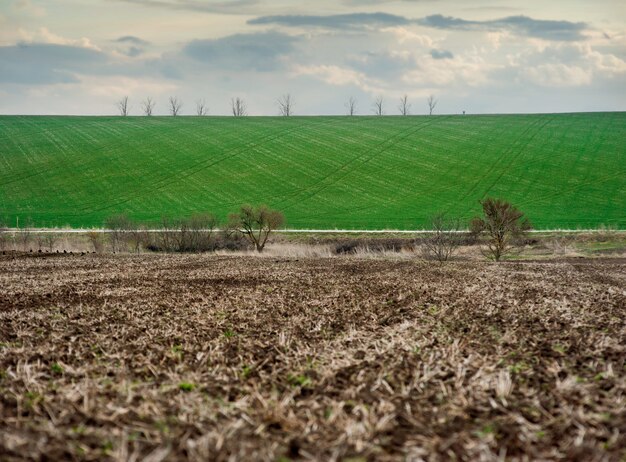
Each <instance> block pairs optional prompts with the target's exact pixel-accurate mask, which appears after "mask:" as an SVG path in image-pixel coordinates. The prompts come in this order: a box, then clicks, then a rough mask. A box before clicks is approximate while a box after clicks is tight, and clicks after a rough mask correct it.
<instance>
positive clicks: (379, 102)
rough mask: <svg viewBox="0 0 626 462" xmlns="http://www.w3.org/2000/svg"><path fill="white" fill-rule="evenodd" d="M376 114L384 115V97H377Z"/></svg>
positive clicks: (375, 103)
mask: <svg viewBox="0 0 626 462" xmlns="http://www.w3.org/2000/svg"><path fill="white" fill-rule="evenodd" d="M374 114H376V115H377V116H381V115H383V114H384V112H383V97H382V96H378V97H376V100H374Z"/></svg>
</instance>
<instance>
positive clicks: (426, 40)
mask: <svg viewBox="0 0 626 462" xmlns="http://www.w3.org/2000/svg"><path fill="white" fill-rule="evenodd" d="M381 32H385V33H389V34H392V35H393V36H394V37H395V38H396V41H397V43H398V44H400V45H403V44H404V43H406V42H409V43H412V44H413V43H416V44H418V45H421V46H423V47H426V48H431V47H432V46H433V44H434V41H433V39H432V38H431V37H430V36H428V35H423V34H417V33H415V32H413V31H412V30H410V29H408V28H406V27H401V26H398V27H385V28H383V29H381Z"/></svg>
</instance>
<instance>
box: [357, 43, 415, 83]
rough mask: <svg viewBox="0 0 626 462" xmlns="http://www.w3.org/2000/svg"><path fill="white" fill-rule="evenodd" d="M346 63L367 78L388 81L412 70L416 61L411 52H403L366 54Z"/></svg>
mask: <svg viewBox="0 0 626 462" xmlns="http://www.w3.org/2000/svg"><path fill="white" fill-rule="evenodd" d="M346 61H347V63H348V64H349V65H350V66H351V67H352V68H353V69H356V70H357V71H359V72H362V73H364V74H365V75H367V76H370V77H375V78H379V79H385V80H390V79H393V78H395V77H397V76H398V75H402V74H404V73H405V72H408V71H410V70H411V69H414V68H415V66H416V64H417V63H416V59H415V56H414V55H413V53H412V52H410V51H405V50H396V51H394V50H391V51H377V52H371V51H370V52H366V53H362V54H358V55H352V56H349V57H348V58H347V60H346Z"/></svg>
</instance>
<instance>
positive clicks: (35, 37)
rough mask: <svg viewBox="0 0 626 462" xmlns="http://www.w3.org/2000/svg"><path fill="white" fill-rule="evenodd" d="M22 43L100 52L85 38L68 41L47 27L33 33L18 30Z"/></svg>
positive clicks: (68, 39) (98, 48)
mask: <svg viewBox="0 0 626 462" xmlns="http://www.w3.org/2000/svg"><path fill="white" fill-rule="evenodd" d="M18 32H19V34H20V37H21V39H22V41H25V42H31V43H47V44H51V45H69V46H74V47H80V48H89V49H90V50H96V51H102V50H101V49H100V47H98V46H97V45H95V44H94V43H92V41H91V40H90V39H88V38H87V37H81V38H79V39H70V38H67V37H62V36H60V35H57V34H55V33H53V32H51V31H50V30H49V29H48V28H47V27H40V28H39V29H37V30H36V31H35V32H30V31H28V30H26V29H18Z"/></svg>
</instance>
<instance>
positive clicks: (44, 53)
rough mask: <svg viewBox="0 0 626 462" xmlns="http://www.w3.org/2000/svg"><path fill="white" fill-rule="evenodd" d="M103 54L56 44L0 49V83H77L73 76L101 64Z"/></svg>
mask: <svg viewBox="0 0 626 462" xmlns="http://www.w3.org/2000/svg"><path fill="white" fill-rule="evenodd" d="M105 59H106V58H105V56H104V54H103V53H101V52H99V51H96V50H93V49H89V48H83V47H76V46H69V45H57V44H43V43H32V44H24V43H22V44H18V45H13V46H5V47H0V82H4V83H15V84H20V85H43V84H53V83H73V82H77V79H76V77H75V75H74V73H76V72H79V71H81V70H82V69H85V68H89V67H91V66H93V65H96V64H99V63H102V62H103V60H105Z"/></svg>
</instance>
